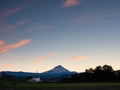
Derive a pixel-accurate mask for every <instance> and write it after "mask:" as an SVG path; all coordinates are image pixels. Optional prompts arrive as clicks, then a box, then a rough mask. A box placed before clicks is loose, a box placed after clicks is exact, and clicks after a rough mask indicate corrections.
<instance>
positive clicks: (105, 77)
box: [63, 65, 120, 82]
mask: <svg viewBox="0 0 120 90" xmlns="http://www.w3.org/2000/svg"><path fill="white" fill-rule="evenodd" d="M118 81H120V70H118V71H114V70H113V68H112V66H110V65H103V66H97V67H96V68H95V69H93V68H89V69H86V70H85V72H82V73H77V74H74V75H71V76H69V77H67V78H64V79H63V82H118Z"/></svg>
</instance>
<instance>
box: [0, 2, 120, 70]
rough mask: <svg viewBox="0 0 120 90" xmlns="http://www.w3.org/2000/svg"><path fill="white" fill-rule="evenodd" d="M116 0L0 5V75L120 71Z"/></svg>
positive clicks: (117, 5)
mask: <svg viewBox="0 0 120 90" xmlns="http://www.w3.org/2000/svg"><path fill="white" fill-rule="evenodd" d="M119 4H120V0H19V1H16V0H9V1H8V0H0V67H1V68H0V70H1V71H6V70H10V71H30V72H35V71H36V70H38V71H39V72H43V71H45V70H49V69H51V68H53V67H54V66H56V65H63V66H64V67H66V68H68V69H69V70H72V71H78V72H82V71H84V70H85V69H87V68H90V67H93V68H94V67H96V66H97V65H104V64H108V65H112V66H113V68H114V69H120V68H119V65H120V64H119V63H120V55H119V52H120V47H119V46H120V35H119V34H120V30H119V29H120V25H119V23H120V5H119Z"/></svg>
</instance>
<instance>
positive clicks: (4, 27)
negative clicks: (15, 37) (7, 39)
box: [0, 19, 27, 33]
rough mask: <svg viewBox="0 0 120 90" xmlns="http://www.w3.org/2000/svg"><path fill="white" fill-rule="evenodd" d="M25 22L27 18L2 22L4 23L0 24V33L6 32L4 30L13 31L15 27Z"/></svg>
mask: <svg viewBox="0 0 120 90" xmlns="http://www.w3.org/2000/svg"><path fill="white" fill-rule="evenodd" d="M26 22H27V20H24V19H23V20H20V21H18V22H16V23H14V24H7V25H6V24H4V25H0V33H3V32H4V33H6V32H10V31H13V30H14V29H15V28H17V27H20V26H22V25H24V24H25V23H26Z"/></svg>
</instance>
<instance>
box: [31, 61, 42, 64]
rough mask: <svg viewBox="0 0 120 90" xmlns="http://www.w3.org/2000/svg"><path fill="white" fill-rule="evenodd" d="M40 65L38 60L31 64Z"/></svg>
mask: <svg viewBox="0 0 120 90" xmlns="http://www.w3.org/2000/svg"><path fill="white" fill-rule="evenodd" d="M41 63H42V61H40V60H38V61H34V62H32V63H31V64H35V65H39V64H41Z"/></svg>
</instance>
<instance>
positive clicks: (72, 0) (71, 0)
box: [64, 0, 81, 7]
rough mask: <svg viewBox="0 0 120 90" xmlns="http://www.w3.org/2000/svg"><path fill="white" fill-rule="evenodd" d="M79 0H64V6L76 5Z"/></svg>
mask: <svg viewBox="0 0 120 90" xmlns="http://www.w3.org/2000/svg"><path fill="white" fill-rule="evenodd" d="M80 1H81V0H66V1H65V2H64V7H71V6H76V5H78V4H80Z"/></svg>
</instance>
